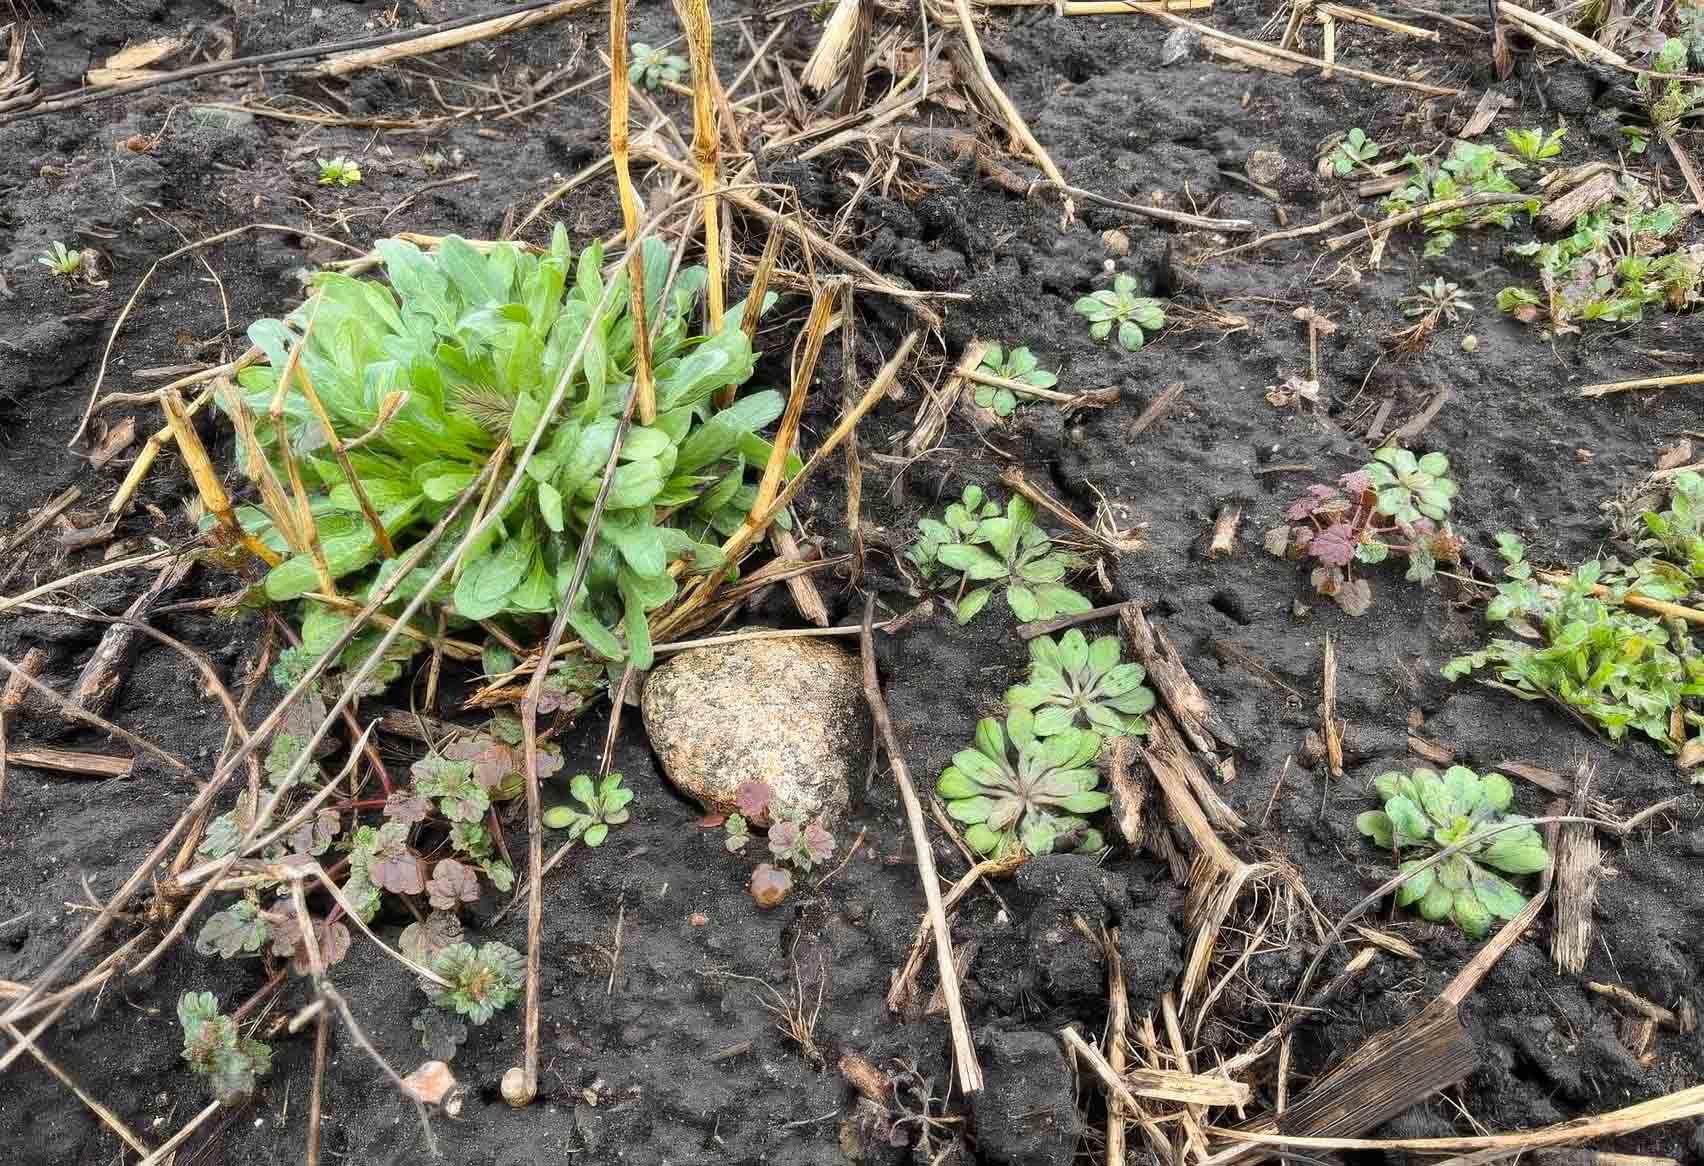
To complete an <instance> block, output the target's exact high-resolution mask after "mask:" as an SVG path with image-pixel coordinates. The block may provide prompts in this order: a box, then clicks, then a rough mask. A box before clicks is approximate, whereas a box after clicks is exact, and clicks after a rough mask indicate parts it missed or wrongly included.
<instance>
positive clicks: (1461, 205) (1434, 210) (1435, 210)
mask: <svg viewBox="0 0 1704 1166" xmlns="http://www.w3.org/2000/svg"><path fill="white" fill-rule="evenodd" d="M1534 201H1536V200H1535V199H1534V198H1533V197H1532V196H1531V195H1529V194H1499V193H1496V192H1491V193H1487V194H1470V195H1468V196H1467V197H1466V198H1443V199H1438V200H1437V201H1436V202H1429V203H1427V204H1426V205H1425V206H1417V207H1415V208H1414V209H1413V210H1410V211H1403V212H1402V213H1401V214H1395V215H1391V216H1390V217H1388V218H1384V219H1380V220H1379V221H1378V222H1376V223H1373V224H1372V225H1371V226H1367V227H1362V228H1361V229H1360V230H1358V231H1350V232H1349V233H1348V234H1346V235H1334V236H1332V237H1331V238H1329V239H1327V240H1326V241H1325V245H1326V246H1327V247H1329V248H1330V249H1331V250H1333V251H1341V250H1343V248H1345V247H1347V246H1349V245H1350V244H1352V243H1359V242H1361V241H1362V240H1363V239H1371V238H1374V237H1375V236H1378V235H1384V234H1388V233H1389V232H1391V231H1394V230H1395V229H1396V228H1398V227H1401V226H1406V225H1407V224H1409V223H1412V222H1414V221H1415V220H1416V219H1423V218H1425V217H1426V216H1427V215H1441V214H1443V213H1444V212H1445V211H1459V210H1465V209H1467V208H1468V207H1476V206H1509V205H1513V204H1514V203H1528V202H1534Z"/></svg>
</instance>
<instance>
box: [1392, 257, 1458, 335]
mask: <svg viewBox="0 0 1704 1166" xmlns="http://www.w3.org/2000/svg"><path fill="white" fill-rule="evenodd" d="M1396 305H1397V307H1399V308H1401V309H1402V314H1403V315H1404V316H1407V317H1408V318H1409V319H1411V320H1413V321H1414V323H1412V324H1410V325H1409V326H1408V327H1406V328H1404V329H1402V330H1401V331H1400V332H1396V333H1394V334H1393V335H1392V336H1391V337H1390V339H1392V340H1393V341H1395V343H1396V347H1397V348H1400V349H1402V350H1404V351H1406V352H1418V351H1419V350H1420V349H1421V348H1422V347H1423V346H1424V345H1425V343H1426V339H1427V337H1429V336H1431V334H1432V333H1433V332H1434V331H1436V330H1437V327H1438V322H1439V321H1440V320H1448V321H1449V322H1450V323H1452V324H1454V323H1456V322H1457V321H1458V320H1460V319H1461V313H1463V312H1471V311H1473V304H1472V303H1471V302H1470V301H1469V300H1468V298H1467V296H1466V295H1465V294H1464V293H1463V292H1462V290H1461V285H1460V284H1456V283H1449V282H1446V281H1445V279H1444V277H1443V276H1439V277H1437V278H1436V279H1434V280H1433V281H1432V282H1431V283H1423V284H1421V285H1420V286H1419V287H1418V288H1416V289H1415V291H1414V294H1413V295H1406V296H1403V297H1402V298H1401V299H1399V300H1397V301H1396Z"/></svg>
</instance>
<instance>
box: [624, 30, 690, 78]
mask: <svg viewBox="0 0 1704 1166" xmlns="http://www.w3.org/2000/svg"><path fill="white" fill-rule="evenodd" d="M687 67H688V66H687V63H686V58H684V57H679V56H676V55H675V54H673V53H670V52H668V51H666V50H664V49H654V48H652V47H651V46H650V45H648V44H645V43H644V42H642V41H634V42H633V59H632V62H631V63H630V64H629V65H628V66H627V79H628V81H629V82H631V83H632V84H634V85H643V86H644V87H645V88H647V89H655V88H657V86H659V85H662V84H664V83H665V82H666V83H668V84H671V85H679V84H680V83H681V81H682V79H683V78H685V76H686V70H687Z"/></svg>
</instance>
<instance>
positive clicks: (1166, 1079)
mask: <svg viewBox="0 0 1704 1166" xmlns="http://www.w3.org/2000/svg"><path fill="white" fill-rule="evenodd" d="M1059 1036H1060V1038H1061V1039H1063V1040H1064V1042H1065V1047H1066V1048H1068V1049H1070V1051H1071V1052H1073V1053H1075V1054H1076V1055H1077V1056H1079V1057H1081V1058H1083V1060H1084V1061H1085V1062H1086V1063H1087V1064H1088V1066H1089V1068H1090V1069H1091V1070H1092V1071H1093V1072H1094V1074H1095V1076H1097V1077H1099V1078H1100V1079H1101V1083H1102V1084H1103V1085H1105V1086H1106V1088H1107V1092H1108V1094H1109V1095H1110V1096H1111V1097H1112V1098H1113V1099H1114V1100H1115V1101H1118V1102H1121V1103H1123V1104H1124V1105H1126V1106H1129V1107H1130V1108H1132V1109H1135V1108H1139V1103H1138V1102H1137V1100H1136V1099H1137V1098H1138V1097H1152V1098H1155V1099H1157V1100H1161V1101H1186V1102H1189V1103H1191V1104H1200V1105H1246V1104H1248V1102H1250V1101H1251V1100H1253V1097H1254V1091H1253V1090H1252V1089H1250V1088H1249V1087H1248V1086H1247V1085H1244V1084H1243V1083H1242V1082H1240V1081H1231V1080H1227V1079H1225V1078H1222V1077H1205V1076H1200V1075H1198V1074H1195V1073H1180V1072H1176V1071H1173V1070H1168V1069H1132V1070H1130V1071H1129V1072H1127V1073H1125V1074H1124V1075H1123V1076H1120V1075H1119V1074H1117V1073H1115V1072H1113V1070H1112V1066H1111V1065H1109V1064H1108V1063H1107V1060H1106V1058H1105V1057H1103V1056H1101V1054H1100V1050H1099V1049H1097V1048H1095V1047H1094V1046H1093V1045H1091V1044H1090V1043H1089V1042H1088V1041H1086V1040H1084V1039H1083V1038H1082V1036H1081V1035H1079V1034H1078V1032H1077V1030H1076V1029H1075V1028H1070V1027H1067V1028H1062V1029H1060V1030H1059Z"/></svg>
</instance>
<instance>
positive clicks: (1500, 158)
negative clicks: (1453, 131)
mask: <svg viewBox="0 0 1704 1166" xmlns="http://www.w3.org/2000/svg"><path fill="white" fill-rule="evenodd" d="M1403 161H1404V162H1407V163H1408V165H1409V168H1410V171H1411V175H1410V177H1409V180H1408V182H1406V183H1405V184H1404V185H1402V186H1401V187H1399V188H1398V189H1397V190H1396V192H1395V193H1393V194H1392V195H1391V196H1390V197H1389V198H1387V199H1385V201H1384V204H1383V209H1384V211H1385V213H1386V214H1398V213H1401V212H1403V211H1410V210H1414V209H1415V208H1416V207H1421V206H1425V205H1426V204H1427V203H1431V202H1441V201H1443V200H1445V199H1451V198H1464V197H1466V196H1467V195H1470V194H1490V193H1502V194H1513V193H1515V192H1516V191H1518V190H1519V189H1520V188H1519V187H1517V186H1516V185H1515V181H1514V179H1513V178H1511V177H1509V175H1510V173H1511V172H1513V171H1516V170H1522V169H1525V167H1524V166H1523V165H1522V163H1521V162H1520V160H1519V159H1517V158H1514V157H1511V156H1510V155H1508V154H1505V153H1503V152H1502V151H1501V150H1499V149H1497V147H1495V146H1476V145H1474V144H1473V143H1471V142H1462V141H1458V142H1456V144H1455V147H1454V149H1453V150H1452V151H1451V153H1450V156H1449V157H1448V158H1447V159H1445V160H1444V162H1442V163H1441V164H1439V165H1437V166H1435V167H1434V166H1433V165H1432V163H1431V162H1429V161H1428V160H1427V159H1425V158H1423V157H1421V156H1419V155H1418V154H1409V155H1407V156H1406V157H1405V158H1404V159H1403ZM1523 209H1524V210H1525V211H1526V213H1527V216H1528V217H1529V218H1530V217H1531V216H1532V215H1535V214H1537V213H1538V200H1537V199H1533V200H1531V201H1529V202H1527V203H1525V204H1521V203H1504V204H1501V205H1497V206H1486V207H1469V208H1464V209H1461V210H1453V211H1444V212H1442V213H1441V214H1433V215H1427V216H1425V217H1424V218H1422V219H1421V220H1420V225H1421V228H1422V229H1423V230H1424V231H1425V232H1426V249H1425V252H1424V254H1425V255H1426V257H1427V258H1431V257H1434V256H1438V255H1442V254H1444V253H1445V252H1447V251H1448V250H1449V249H1450V248H1451V247H1453V246H1454V245H1455V241H1456V231H1457V229H1470V228H1484V227H1492V226H1496V227H1505V228H1506V227H1508V226H1509V225H1510V224H1511V223H1513V222H1514V217H1515V212H1517V211H1520V210H1523Z"/></svg>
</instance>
